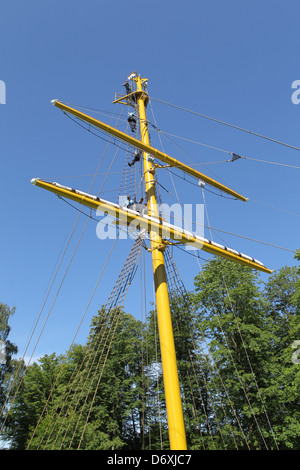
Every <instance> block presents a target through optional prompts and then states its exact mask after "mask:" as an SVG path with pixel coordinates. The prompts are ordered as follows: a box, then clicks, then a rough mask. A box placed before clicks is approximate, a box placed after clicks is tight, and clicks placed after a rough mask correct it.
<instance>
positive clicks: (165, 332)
mask: <svg viewBox="0 0 300 470" xmlns="http://www.w3.org/2000/svg"><path fill="white" fill-rule="evenodd" d="M134 81H135V83H136V86H137V91H138V92H141V93H138V94H137V97H138V107H139V116H140V130H141V139H142V141H143V142H144V143H145V144H147V145H149V133H148V123H147V117H146V106H145V99H146V98H147V94H146V93H145V92H143V88H142V84H143V83H144V82H145V81H146V80H144V79H142V78H141V77H140V76H136V77H135V78H134ZM148 156H149V154H147V153H146V152H144V153H143V163H144V177H145V189H146V196H147V206H148V214H149V215H151V216H152V217H155V216H158V215H159V214H158V206H157V200H156V191H155V180H154V171H155V168H154V166H153V164H152V162H151V161H150V159H149V158H148ZM150 240H151V252H152V264H153V273H154V283H155V292H156V304H157V316H158V326H159V336H160V347H161V357H162V367H163V377H164V388H165V397H166V407H167V417H168V429H169V439H170V448H171V450H185V449H187V444H186V437H185V428H184V420H183V411H182V403H181V395H180V387H179V379H178V370H177V362H176V353H175V345H174V336H173V328H172V321H171V311H170V303H169V294H168V288H167V276H166V269H165V262H164V254H163V249H164V244H163V240H162V238H161V236H160V235H159V234H158V233H157V232H150Z"/></svg>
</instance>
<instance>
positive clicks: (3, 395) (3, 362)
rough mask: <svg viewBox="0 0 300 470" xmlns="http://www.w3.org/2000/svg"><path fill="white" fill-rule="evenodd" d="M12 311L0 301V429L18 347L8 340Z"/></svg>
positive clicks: (13, 309) (6, 406)
mask: <svg viewBox="0 0 300 470" xmlns="http://www.w3.org/2000/svg"><path fill="white" fill-rule="evenodd" d="M14 313H15V308H10V307H8V305H5V304H3V303H0V429H1V428H2V426H3V424H4V420H5V416H6V410H7V408H8V406H9V400H8V398H9V397H8V392H9V390H10V389H11V388H12V382H13V377H14V376H13V372H14V368H15V366H16V365H17V361H15V360H14V359H13V356H14V355H15V354H16V353H17V352H18V348H17V346H16V345H14V344H13V343H12V342H11V341H10V340H9V333H10V331H11V327H10V326H9V320H10V317H11V316H12V315H13V314H14Z"/></svg>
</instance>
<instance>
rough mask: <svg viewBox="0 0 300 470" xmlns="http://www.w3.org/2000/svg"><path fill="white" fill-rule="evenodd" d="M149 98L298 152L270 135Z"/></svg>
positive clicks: (293, 147) (298, 149)
mask: <svg viewBox="0 0 300 470" xmlns="http://www.w3.org/2000/svg"><path fill="white" fill-rule="evenodd" d="M151 99H152V100H155V101H158V102H160V103H163V104H166V105H168V106H171V107H173V108H177V109H180V110H182V111H186V112H188V113H191V114H195V115H196V116H200V117H203V118H205V119H209V120H211V121H215V122H218V123H219V124H224V125H226V126H229V127H232V128H234V129H237V130H240V131H243V132H247V133H248V134H252V135H255V136H257V137H261V138H263V139H266V140H269V141H271V142H274V143H276V144H280V145H284V146H285V147H289V148H291V149H294V150H297V151H299V152H300V148H298V147H295V146H293V145H290V144H287V143H285V142H281V141H279V140H276V139H272V138H271V137H267V136H265V135H263V134H258V133H257V132H253V131H250V130H247V129H244V128H242V127H239V126H235V125H234V124H230V123H228V122H225V121H221V120H219V119H216V118H212V117H210V116H206V115H205V114H201V113H198V112H196V111H192V110H190V109H187V108H183V107H181V106H177V105H174V104H171V103H167V102H166V101H163V100H159V99H157V98H153V96H152V97H151Z"/></svg>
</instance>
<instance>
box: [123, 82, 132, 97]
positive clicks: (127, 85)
mask: <svg viewBox="0 0 300 470" xmlns="http://www.w3.org/2000/svg"><path fill="white" fill-rule="evenodd" d="M123 86H124V87H125V90H126V94H127V95H129V93H131V88H130V85H129V83H128V80H126V82H124V83H123Z"/></svg>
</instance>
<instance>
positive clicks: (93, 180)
mask: <svg viewBox="0 0 300 470" xmlns="http://www.w3.org/2000/svg"><path fill="white" fill-rule="evenodd" d="M122 112H123V110H122V111H121V113H120V115H119V118H120V116H121V114H122ZM108 147H109V143H108V144H107V146H106V148H105V150H104V152H103V154H102V157H101V160H100V162H99V164H98V167H97V170H96V173H95V174H94V177H93V179H92V182H91V184H90V187H89V190H88V191H91V189H92V186H93V184H94V182H95V179H96V176H97V174H98V171H99V169H100V167H101V165H102V162H103V159H104V157H105V155H106V152H107V150H108ZM107 173H108V172H107ZM107 173H106V174H107ZM103 184H104V183H103ZM103 184H102V186H101V189H102V187H103ZM101 189H100V191H101ZM80 216H81V213H80V214H79V215H78V218H77V220H76V223H75V226H74V228H73V231H72V233H71V236H70V239H71V238H72V235H73V233H74V230H75V227H76V225H77V223H78V220H79V218H80ZM88 220H89V219H87V221H86V224H85V226H84V229H83V231H82V233H81V235H80V238H79V240H78V242H77V245H76V248H75V250H74V252H73V255H72V257H71V260H70V262H69V265H68V267H67V269H66V271H65V274H64V277H63V280H62V282H61V284H60V286H59V290H58V291H57V293H56V296H55V299H54V301H53V303H52V306H51V309H50V311H49V313H48V316H47V319H46V322H47V320H48V318H49V315H50V312H51V310H52V308H53V306H54V303H55V301H56V298H57V296H58V293H59V291H60V289H61V287H62V284H63V282H64V279H65V277H66V274H67V272H68V270H69V268H70V265H71V263H72V260H73V258H74V256H75V253H76V251H77V248H78V246H79V243H80V241H81V238H82V236H83V234H84V231H85V229H86V226H87V223H88ZM70 239H69V242H70ZM69 242H68V244H69ZM68 244H67V247H68ZM67 247H66V249H65V251H64V253H63V257H64V255H65V252H66V250H67ZM63 257H62V259H61V262H62V260H63ZM61 262H60V264H59V267H60V265H61ZM57 272H58V270H57ZM57 272H56V273H55V277H56V275H57ZM54 280H55V278H54V279H53V282H52V284H51V286H50V289H51V288H52V285H53V283H54ZM49 293H50V291H49ZM45 303H46V301H45V302H44V304H43V307H44V305H45ZM46 322H45V323H44V326H43V329H42V331H43V330H44V328H45V325H46ZM40 337H41V333H40V335H39V339H40ZM36 347H37V343H36V346H35V349H36ZM35 349H34V350H35ZM32 355H33V353H32ZM31 358H32V356H31ZM24 376H25V373H24V374H23V377H22V380H23V378H24ZM21 382H22V381H21ZM21 382H20V384H19V387H20V385H21ZM19 387H18V389H19ZM18 389H17V391H16V393H15V396H16V394H17V392H18ZM15 396H14V399H15Z"/></svg>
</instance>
